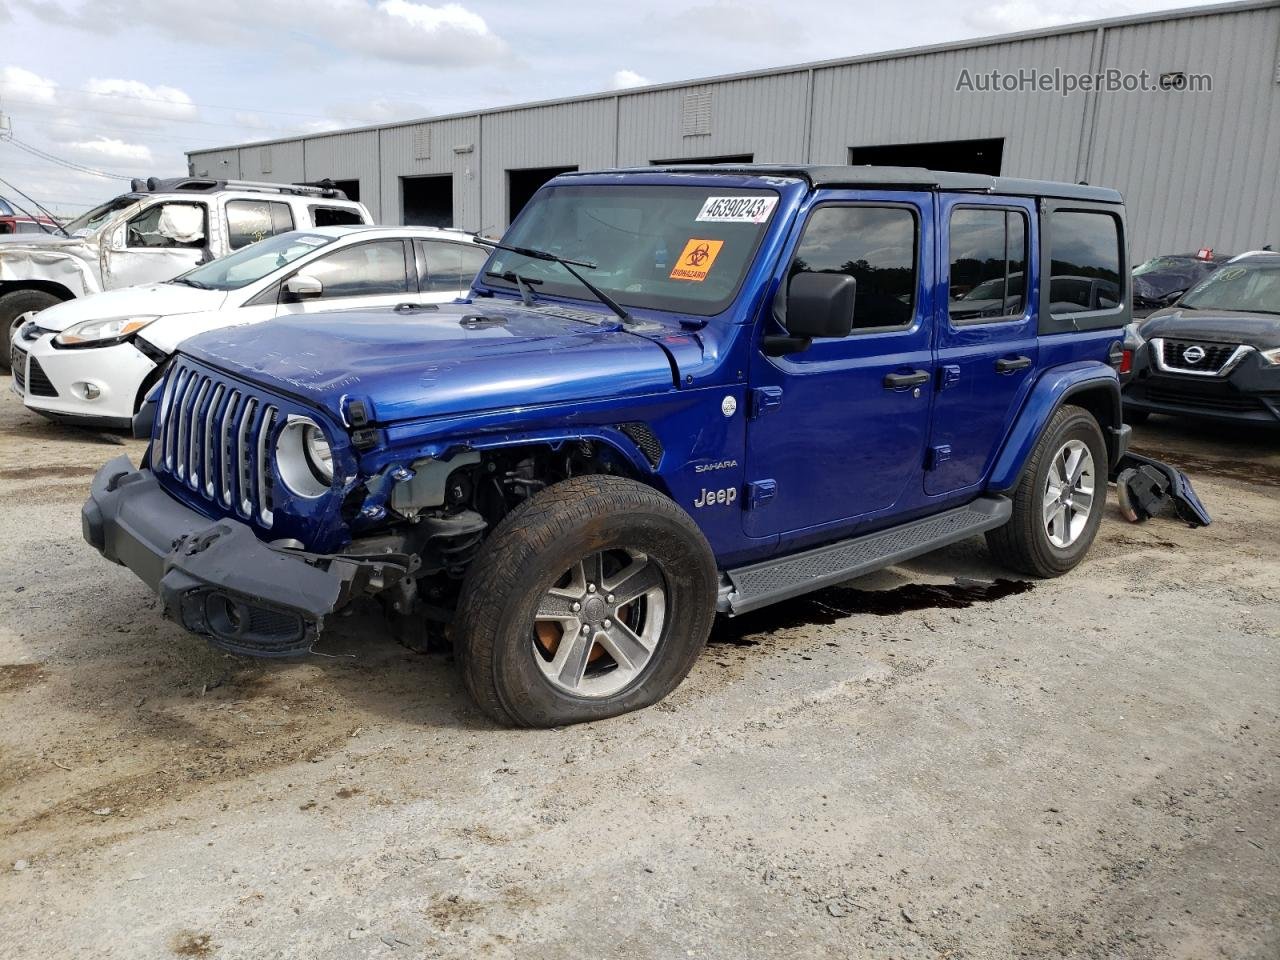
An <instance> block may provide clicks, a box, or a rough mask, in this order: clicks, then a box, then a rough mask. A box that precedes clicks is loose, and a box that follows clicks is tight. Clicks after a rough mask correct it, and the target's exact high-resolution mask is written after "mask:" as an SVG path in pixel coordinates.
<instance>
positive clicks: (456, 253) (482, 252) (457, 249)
mask: <svg viewBox="0 0 1280 960" xmlns="http://www.w3.org/2000/svg"><path fill="white" fill-rule="evenodd" d="M418 245H419V248H420V249H421V250H422V259H423V262H424V263H425V264H426V276H424V277H422V278H421V288H422V290H423V291H424V292H426V291H431V292H439V291H443V290H466V289H468V288H469V287H470V286H471V281H472V280H474V279H475V276H476V274H477V273H479V272H480V268H481V267H483V266H484V262H485V261H486V260H488V259H489V251H488V250H486V249H483V248H481V247H476V246H472V245H471V244H467V243H449V242H447V241H445V240H419V241H418Z"/></svg>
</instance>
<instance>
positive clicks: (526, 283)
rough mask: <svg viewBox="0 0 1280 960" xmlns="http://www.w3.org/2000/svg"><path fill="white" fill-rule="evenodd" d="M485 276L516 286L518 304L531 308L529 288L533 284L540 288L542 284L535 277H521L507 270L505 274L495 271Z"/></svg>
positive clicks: (531, 299) (531, 300)
mask: <svg viewBox="0 0 1280 960" xmlns="http://www.w3.org/2000/svg"><path fill="white" fill-rule="evenodd" d="M485 276H486V277H497V278H498V279H499V280H505V281H507V283H514V284H515V285H516V289H517V290H519V291H520V302H521V303H523V304H524V305H525V306H526V307H531V306H533V294H532V293H531V292H530V291H529V287H532V286H534V285H535V284H537V285H538V286H541V285H542V283H543V281H541V280H539V279H538V278H537V277H522V276H520V274H518V273H516V272H515V271H514V270H508V271H507V272H506V273H498V272H497V271H495V270H490V271H488V272H487V273H486V274H485Z"/></svg>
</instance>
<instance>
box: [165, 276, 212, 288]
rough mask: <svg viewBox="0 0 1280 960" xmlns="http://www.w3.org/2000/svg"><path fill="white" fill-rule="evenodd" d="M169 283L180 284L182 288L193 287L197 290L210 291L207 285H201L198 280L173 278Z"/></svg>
mask: <svg viewBox="0 0 1280 960" xmlns="http://www.w3.org/2000/svg"><path fill="white" fill-rule="evenodd" d="M169 282H170V283H180V284H182V285H183V286H184V287H195V288H196V289H197V290H212V289H213V288H212V287H210V286H209V285H208V284H207V283H201V282H200V281H199V280H188V279H187V278H186V277H174V278H173V279H172V280H170V281H169Z"/></svg>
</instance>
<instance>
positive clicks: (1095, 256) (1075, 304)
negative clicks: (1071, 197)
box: [1049, 210, 1121, 313]
mask: <svg viewBox="0 0 1280 960" xmlns="http://www.w3.org/2000/svg"><path fill="white" fill-rule="evenodd" d="M1049 255H1050V281H1049V300H1050V310H1052V311H1053V312H1054V313H1077V312H1080V311H1085V310H1106V309H1110V308H1112V307H1115V306H1117V305H1118V304H1119V299H1120V289H1121V287H1120V282H1121V277H1120V228H1119V223H1118V221H1117V220H1116V218H1115V217H1113V216H1111V215H1109V214H1106V213H1093V212H1086V211H1082V210H1055V211H1053V212H1052V213H1051V214H1050V215H1049ZM1099 281H1100V282H1099ZM1086 291H1087V292H1086Z"/></svg>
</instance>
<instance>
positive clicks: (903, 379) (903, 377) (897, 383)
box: [884, 370, 930, 390]
mask: <svg viewBox="0 0 1280 960" xmlns="http://www.w3.org/2000/svg"><path fill="white" fill-rule="evenodd" d="M929 377H930V374H929V371H928V370H912V371H911V372H910V373H891V374H888V375H887V376H886V377H885V378H884V388H885V389H886V390H908V389H910V388H911V387H918V386H920V385H921V384H924V383H928V382H929Z"/></svg>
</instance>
